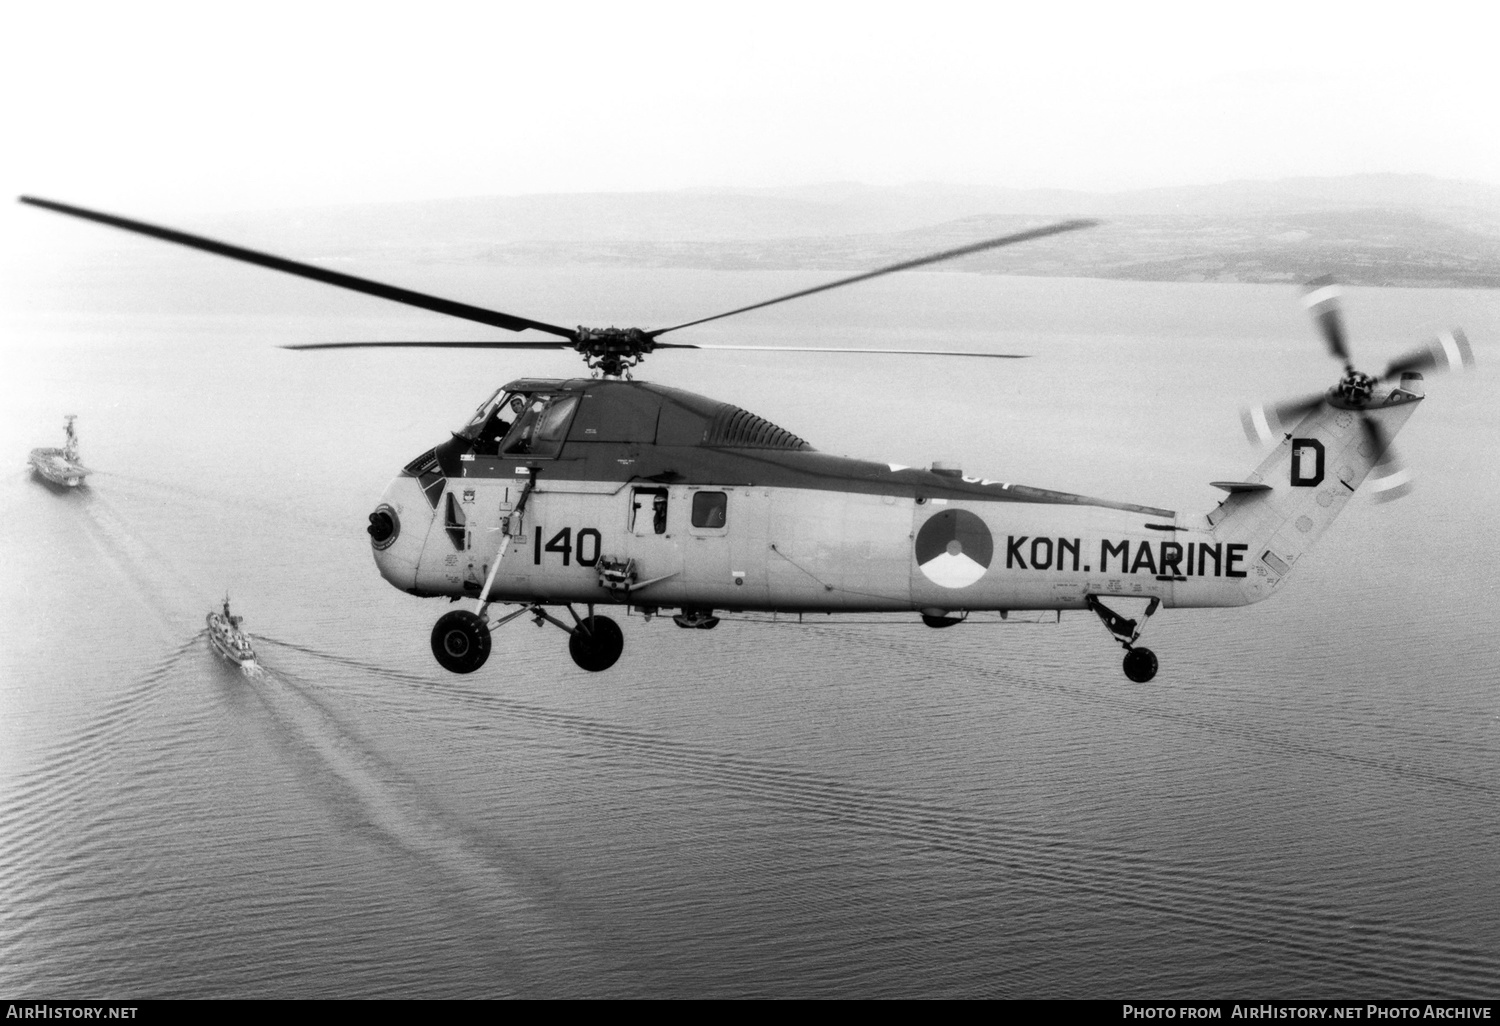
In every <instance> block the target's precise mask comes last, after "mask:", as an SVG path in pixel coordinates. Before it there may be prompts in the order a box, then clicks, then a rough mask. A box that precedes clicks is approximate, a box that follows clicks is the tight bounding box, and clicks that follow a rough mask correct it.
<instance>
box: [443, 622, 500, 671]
mask: <svg viewBox="0 0 1500 1026" xmlns="http://www.w3.org/2000/svg"><path fill="white" fill-rule="evenodd" d="M432 654H433V655H434V656H435V657H437V661H438V662H439V663H440V664H442V667H443V669H445V670H450V671H452V672H453V673H473V672H474V671H475V670H477V669H479V668H480V667H481V666H483V665H484V661H485V660H486V659H488V658H489V657H490V628H489V625H488V624H487V623H485V622H484V621H483V620H481V619H480V618H479V617H478V615H477V614H475V613H471V612H469V611H468V610H467V609H455V610H454V611H453V612H451V613H445V614H444V615H443V616H441V617H439V618H438V622H437V623H435V624H433V625H432Z"/></svg>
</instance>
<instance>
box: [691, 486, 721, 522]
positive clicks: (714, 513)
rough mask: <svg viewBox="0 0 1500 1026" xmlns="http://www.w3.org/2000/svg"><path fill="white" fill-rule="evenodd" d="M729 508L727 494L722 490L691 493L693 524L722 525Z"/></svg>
mask: <svg viewBox="0 0 1500 1026" xmlns="http://www.w3.org/2000/svg"><path fill="white" fill-rule="evenodd" d="M728 509H729V496H728V495H726V494H724V493H723V492H695V493H694V494H693V526H694V527H723V526H724V523H725V514H726V513H727V512H728Z"/></svg>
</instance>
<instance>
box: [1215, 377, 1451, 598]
mask: <svg viewBox="0 0 1500 1026" xmlns="http://www.w3.org/2000/svg"><path fill="white" fill-rule="evenodd" d="M1421 400H1422V376H1421V375H1420V374H1405V375H1403V376H1402V378H1401V384H1400V386H1398V387H1395V388H1392V389H1391V390H1390V391H1389V392H1387V393H1385V394H1384V395H1381V394H1380V393H1378V392H1377V393H1376V394H1375V395H1374V396H1372V397H1371V399H1370V401H1369V402H1368V403H1367V404H1366V405H1365V406H1364V407H1363V408H1361V409H1350V408H1346V407H1344V406H1342V405H1335V403H1336V402H1337V400H1332V399H1330V400H1329V401H1326V402H1323V403H1321V404H1319V405H1318V406H1317V408H1315V409H1314V410H1313V411H1312V412H1311V413H1309V414H1308V415H1307V416H1305V417H1303V418H1302V419H1301V420H1300V421H1299V422H1298V423H1297V425H1296V427H1294V428H1292V429H1291V430H1290V431H1289V432H1287V433H1286V435H1285V437H1284V438H1283V439H1282V441H1281V444H1279V445H1278V446H1277V447H1276V448H1275V450H1274V451H1272V452H1271V453H1270V455H1268V456H1267V457H1266V458H1265V460H1264V461H1262V462H1261V464H1260V466H1258V467H1256V468H1255V472H1254V473H1253V474H1251V475H1250V477H1249V479H1248V480H1246V481H1242V482H1239V481H1237V482H1215V484H1217V485H1218V486H1219V487H1221V488H1224V489H1226V490H1227V491H1228V492H1229V493H1230V494H1229V497H1228V498H1227V499H1225V500H1224V501H1223V502H1221V503H1220V504H1219V506H1218V508H1216V509H1215V510H1213V512H1211V513H1209V514H1208V523H1207V527H1208V530H1209V533H1210V534H1212V535H1213V536H1214V538H1215V539H1219V540H1223V541H1224V542H1228V543H1238V544H1243V545H1245V546H1246V547H1245V549H1243V550H1241V551H1244V552H1245V554H1246V569H1247V570H1248V571H1249V572H1248V573H1247V574H1246V575H1245V577H1244V578H1243V579H1241V580H1240V581H1239V582H1238V583H1239V585H1240V588H1241V589H1242V595H1241V596H1240V597H1239V599H1238V601H1239V602H1242V603H1249V602H1259V601H1260V600H1261V599H1263V598H1267V597H1269V596H1270V595H1271V594H1272V593H1273V592H1274V591H1275V590H1276V588H1277V586H1278V585H1280V584H1281V582H1282V581H1283V580H1285V579H1286V576H1287V575H1288V574H1289V573H1290V572H1291V570H1292V568H1293V567H1295V566H1296V565H1297V562H1298V561H1299V560H1300V559H1301V558H1302V557H1303V556H1304V555H1306V554H1307V552H1308V550H1310V549H1311V548H1312V546H1313V544H1314V543H1315V542H1317V540H1318V539H1319V538H1320V537H1322V535H1323V532H1324V531H1326V530H1327V529H1328V527H1329V526H1330V525H1331V524H1332V523H1333V521H1334V520H1335V519H1336V518H1337V517H1338V515H1339V513H1341V512H1342V511H1343V509H1344V506H1345V505H1346V504H1347V503H1348V501H1349V499H1350V497H1352V496H1353V495H1354V492H1355V490H1356V489H1357V488H1359V486H1360V485H1361V484H1362V483H1363V482H1364V481H1365V479H1366V477H1367V476H1368V475H1369V474H1370V471H1371V470H1372V469H1373V468H1375V467H1376V466H1377V465H1378V464H1379V463H1380V462H1381V458H1382V457H1383V456H1384V455H1385V454H1384V453H1383V452H1380V451H1377V449H1379V448H1381V446H1378V445H1377V444H1376V443H1375V442H1373V441H1372V439H1373V438H1375V437H1381V436H1383V438H1384V439H1385V441H1386V443H1389V441H1390V440H1391V439H1392V438H1394V437H1395V436H1396V433H1397V432H1398V431H1400V430H1401V428H1402V426H1403V425H1405V423H1406V421H1407V419H1408V418H1409V417H1410V416H1411V415H1412V414H1413V413H1414V412H1415V411H1416V408H1417V405H1418V404H1419V403H1420V402H1421ZM1361 417H1370V418H1372V419H1373V420H1374V422H1375V424H1376V425H1377V426H1378V428H1379V429H1380V430H1379V431H1378V432H1372V431H1370V430H1368V429H1367V427H1366V426H1364V425H1362V424H1361V423H1360V419H1361ZM1226 597H1227V596H1226Z"/></svg>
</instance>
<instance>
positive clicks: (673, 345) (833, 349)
mask: <svg viewBox="0 0 1500 1026" xmlns="http://www.w3.org/2000/svg"><path fill="white" fill-rule="evenodd" d="M281 348H282V349H403V348H411V349H416V348H422V349H573V348H575V347H574V346H573V345H572V344H571V343H568V342H542V341H529V340H523V341H518V342H510V341H504V340H502V341H473V342H457V341H454V342H445V341H437V340H432V339H421V340H412V341H399V342H301V343H298V344H296V345H285V346H282V347H281ZM652 348H654V349H737V350H741V351H744V352H747V353H754V352H766V353H857V354H877V355H886V356H975V357H980V358H982V359H988V360H1026V359H1029V358H1030V357H1029V354H1025V353H976V352H974V351H972V350H960V349H850V348H845V347H843V346H719V345H698V344H696V343H691V342H657V343H656V344H655V345H654V346H653V347H652Z"/></svg>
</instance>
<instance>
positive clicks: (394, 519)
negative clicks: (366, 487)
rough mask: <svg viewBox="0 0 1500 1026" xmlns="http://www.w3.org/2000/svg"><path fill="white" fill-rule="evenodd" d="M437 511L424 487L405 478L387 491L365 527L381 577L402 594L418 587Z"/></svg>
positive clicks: (401, 478) (396, 480)
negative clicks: (423, 550) (423, 554)
mask: <svg viewBox="0 0 1500 1026" xmlns="http://www.w3.org/2000/svg"><path fill="white" fill-rule="evenodd" d="M432 517H433V510H432V506H431V504H429V503H428V501H427V497H426V496H425V495H424V494H423V493H422V488H421V486H420V485H419V484H418V483H417V480H416V479H415V478H413V477H409V476H407V475H405V474H403V475H402V476H400V477H398V478H396V479H395V480H394V481H392V482H391V483H390V485H389V486H388V487H387V488H386V490H385V494H384V495H383V496H382V497H381V500H380V505H378V506H376V507H375V510H374V512H372V513H371V514H370V515H369V518H368V519H369V524H368V525H367V526H366V527H365V531H366V533H368V534H369V536H370V548H371V550H372V551H373V553H374V555H375V566H376V567H377V568H379V570H380V576H382V577H384V578H385V579H386V580H387V581H390V582H391V584H392V585H394V586H395V587H397V588H400V589H401V590H402V591H407V592H409V591H413V590H414V589H415V588H416V585H417V566H418V564H419V563H420V562H421V558H422V547H423V545H425V544H426V541H427V531H428V528H429V527H430V526H431V525H432Z"/></svg>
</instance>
